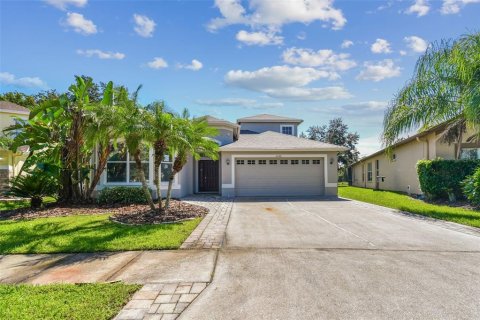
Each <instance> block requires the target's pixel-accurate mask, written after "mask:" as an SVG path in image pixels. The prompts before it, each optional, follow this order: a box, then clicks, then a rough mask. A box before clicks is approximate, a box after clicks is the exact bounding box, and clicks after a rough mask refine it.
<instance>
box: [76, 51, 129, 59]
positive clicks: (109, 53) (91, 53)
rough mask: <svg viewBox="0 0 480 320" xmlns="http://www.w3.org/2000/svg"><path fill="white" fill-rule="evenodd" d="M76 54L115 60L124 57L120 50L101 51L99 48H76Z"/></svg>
mask: <svg viewBox="0 0 480 320" xmlns="http://www.w3.org/2000/svg"><path fill="white" fill-rule="evenodd" d="M77 54H79V55H81V56H85V57H88V58H91V57H97V58H99V59H115V60H122V59H123V58H125V54H124V53H120V52H112V51H102V50H99V49H87V50H81V49H78V50H77Z"/></svg>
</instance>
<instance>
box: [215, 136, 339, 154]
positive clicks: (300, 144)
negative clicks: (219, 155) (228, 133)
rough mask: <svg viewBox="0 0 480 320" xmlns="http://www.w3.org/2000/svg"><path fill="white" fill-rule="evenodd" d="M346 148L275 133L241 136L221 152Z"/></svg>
mask: <svg viewBox="0 0 480 320" xmlns="http://www.w3.org/2000/svg"><path fill="white" fill-rule="evenodd" d="M345 150H346V148H345V147H341V146H337V145H334V144H329V143H324V142H319V141H314V140H309V139H305V138H299V137H295V136H291V135H286V134H282V133H279V132H274V131H265V132H263V133H259V134H243V135H242V134H241V135H240V137H239V139H238V140H237V141H236V142H234V143H231V144H228V145H225V146H223V147H221V148H220V151H345Z"/></svg>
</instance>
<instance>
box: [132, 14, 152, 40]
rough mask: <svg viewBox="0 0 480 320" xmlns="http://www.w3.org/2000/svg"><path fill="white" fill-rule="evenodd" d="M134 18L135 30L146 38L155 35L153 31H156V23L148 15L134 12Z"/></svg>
mask: <svg viewBox="0 0 480 320" xmlns="http://www.w3.org/2000/svg"><path fill="white" fill-rule="evenodd" d="M133 20H134V21H135V27H134V28H133V30H135V32H136V33H137V34H138V35H139V36H141V37H144V38H150V37H152V36H153V31H155V26H156V23H155V21H153V20H152V19H150V18H149V17H147V16H144V15H140V14H134V15H133Z"/></svg>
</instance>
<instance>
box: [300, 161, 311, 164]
mask: <svg viewBox="0 0 480 320" xmlns="http://www.w3.org/2000/svg"><path fill="white" fill-rule="evenodd" d="M302 164H310V160H302Z"/></svg>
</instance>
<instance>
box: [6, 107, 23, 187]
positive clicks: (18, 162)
mask: <svg viewBox="0 0 480 320" xmlns="http://www.w3.org/2000/svg"><path fill="white" fill-rule="evenodd" d="M28 115H29V111H28V109H26V108H24V107H22V106H19V105H17V104H15V103H11V102H8V101H0V135H2V131H3V130H4V129H5V128H7V127H8V126H10V125H12V124H14V123H15V119H18V118H21V119H27V118H28ZM24 160H25V155H24V154H23V153H21V152H18V153H14V152H12V151H10V150H5V149H1V148H0V192H1V191H4V190H5V189H6V188H7V187H8V185H9V182H10V181H11V180H12V179H13V178H14V177H15V176H16V175H17V174H18V172H19V171H20V168H21V167H22V165H23V162H24Z"/></svg>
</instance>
